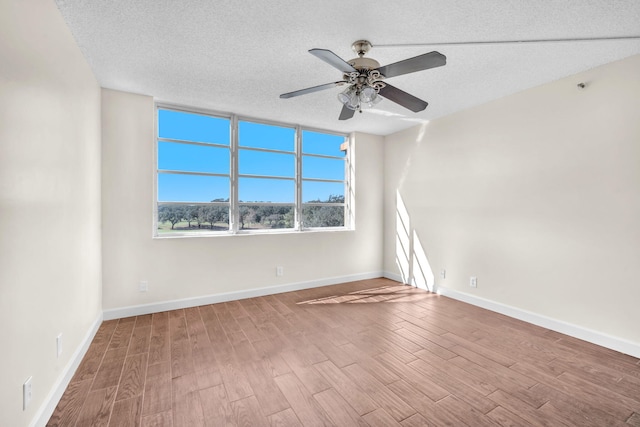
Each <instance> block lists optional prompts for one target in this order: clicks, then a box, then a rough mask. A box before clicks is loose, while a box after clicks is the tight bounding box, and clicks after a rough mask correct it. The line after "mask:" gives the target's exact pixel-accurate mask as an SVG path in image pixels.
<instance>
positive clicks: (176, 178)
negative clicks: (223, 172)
mask: <svg viewBox="0 0 640 427" xmlns="http://www.w3.org/2000/svg"><path fill="white" fill-rule="evenodd" d="M227 200H229V178H222V177H218V176H200V175H182V174H169V173H159V174H158V201H160V202H212V201H227Z"/></svg>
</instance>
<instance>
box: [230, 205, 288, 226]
mask: <svg viewBox="0 0 640 427" xmlns="http://www.w3.org/2000/svg"><path fill="white" fill-rule="evenodd" d="M293 212H294V209H293V205H290V206H277V205H276V206H251V205H240V229H241V230H265V229H273V228H293V226H294V213H293Z"/></svg>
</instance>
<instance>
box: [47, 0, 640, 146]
mask: <svg viewBox="0 0 640 427" xmlns="http://www.w3.org/2000/svg"><path fill="white" fill-rule="evenodd" d="M56 4H57V5H58V8H59V9H60V11H61V12H62V15H63V16H64V18H65V20H66V22H67V24H68V25H69V27H70V28H71V31H72V33H73V35H74V36H75V38H76V40H77V42H78V45H79V46H80V48H81V49H82V51H83V52H84V55H85V56H86V58H87V60H88V62H89V64H90V65H91V67H92V69H93V72H94V73H95V75H96V78H97V79H98V81H99V83H100V85H101V86H103V87H106V88H111V89H118V90H123V91H127V92H134V93H141V94H146V95H152V96H154V97H155V98H156V99H157V100H159V101H165V102H171V103H178V104H184V105H189V106H196V107H201V108H208V109H213V110H216V111H221V112H233V113H238V114H241V115H245V116H249V117H258V118H263V119H269V120H275V121H281V122H285V123H296V124H303V125H306V126H312V127H316V128H321V129H327V130H336V131H345V132H350V131H363V132H368V133H373V134H380V135H387V134H390V133H393V132H396V131H399V130H402V129H405V128H408V127H411V126H413V125H415V124H416V123H419V122H421V121H426V120H431V119H434V118H436V117H442V116H444V115H447V114H451V113H453V112H456V111H459V110H463V109H466V108H469V107H472V106H475V105H479V104H482V103H486V102H488V101H491V100H494V99H497V98H500V97H503V96H506V95H509V94H512V93H515V92H518V91H522V90H524V89H527V88H530V87H534V86H537V85H540V84H543V83H546V82H549V81H552V80H557V79H559V78H562V77H566V76H569V75H572V74H575V73H577V72H580V71H584V70H587V69H590V68H593V67H595V66H598V65H601V64H605V63H608V62H612V61H615V60H618V59H622V58H625V57H628V56H631V55H634V54H640V38H638V37H640V1H637V0H538V1H530V0H511V1H507V0H482V1H469V0H402V1H397V2H391V1H380V0H372V1H363V2H346V1H343V0H324V1H317V0H316V1H301V0H277V1H257V0H254V1H248V0H214V1H212V0H200V1H198V0H182V1H170V0H109V1H91V2H88V1H86V0H56ZM625 36H626V37H628V36H635V37H636V38H635V39H627V40H609V41H588V42H584V41H582V42H551V43H521V44H490V45H444V46H429V45H428V43H441V42H461V41H494V40H527V39H536V40H539V39H565V38H593V37H597V38H601V37H625ZM358 39H367V40H369V41H371V43H372V44H373V46H374V47H373V49H372V50H371V52H369V54H368V56H370V57H372V58H375V59H376V60H378V61H379V62H380V63H381V64H382V65H386V64H388V63H392V62H396V61H399V60H402V59H405V58H408V57H413V56H416V55H420V54H422V53H425V52H429V51H432V50H437V51H439V52H441V53H443V54H444V55H446V57H447V65H446V66H444V67H440V68H435V69H432V70H426V71H421V72H418V73H413V74H409V75H405V76H399V77H395V78H393V79H390V80H389V83H391V84H393V85H394V86H396V87H398V88H400V89H403V90H405V91H407V92H410V93H411V94H413V95H415V96H417V97H419V98H422V99H424V100H426V101H428V102H429V106H428V107H427V109H426V110H425V111H423V112H420V113H413V112H411V111H408V110H406V109H404V108H402V107H400V106H398V105H396V104H394V103H393V102H391V101H388V100H384V101H383V102H381V103H380V104H378V105H377V106H376V109H375V110H369V111H365V112H364V113H363V114H357V113H356V115H355V116H354V118H353V119H351V120H348V121H338V114H339V112H340V109H341V104H339V102H338V101H337V99H336V95H337V93H339V92H340V90H342V89H341V88H334V89H330V90H326V91H322V92H317V93H313V94H308V95H304V96H301V97H297V98H291V99H280V98H279V95H280V94H281V93H285V92H290V91H294V90H298V89H302V88H306V87H310V86H316V85H319V84H324V83H329V82H333V81H337V80H340V79H341V74H340V72H339V71H337V70H336V69H334V68H332V67H331V66H329V65H328V64H326V63H324V62H322V61H321V60H319V59H318V58H316V57H314V56H312V55H311V54H309V53H308V52H307V51H308V50H309V49H311V48H324V49H329V50H331V51H333V52H335V53H336V54H337V55H339V56H341V57H342V58H344V59H345V60H347V59H350V58H353V57H354V56H355V54H354V53H353V52H352V51H351V43H353V42H354V41H356V40H358ZM406 44H424V45H422V46H402V47H398V46H396V47H392V46H384V45H406ZM576 83H577V82H576ZM550 107H552V106H550Z"/></svg>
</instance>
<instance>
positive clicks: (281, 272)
mask: <svg viewBox="0 0 640 427" xmlns="http://www.w3.org/2000/svg"><path fill="white" fill-rule="evenodd" d="M276 276H278V277H280V276H284V267H282V266H280V265H279V266H277V267H276Z"/></svg>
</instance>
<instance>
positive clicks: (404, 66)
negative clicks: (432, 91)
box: [378, 50, 447, 78]
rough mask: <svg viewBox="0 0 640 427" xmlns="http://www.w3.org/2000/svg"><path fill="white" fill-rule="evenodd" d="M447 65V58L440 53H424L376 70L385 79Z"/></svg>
mask: <svg viewBox="0 0 640 427" xmlns="http://www.w3.org/2000/svg"><path fill="white" fill-rule="evenodd" d="M446 63H447V57H446V56H444V55H443V54H441V53H440V52H436V51H435V50H434V51H433V52H429V53H425V54H424V55H418V56H415V57H413V58H409V59H405V60H403V61H398V62H394V63H393V64H388V65H385V66H383V67H380V68H378V71H380V74H382V75H383V76H385V77H386V78H390V77H395V76H401V75H402V74H409V73H415V72H416V71H422V70H428V69H429V68H435V67H441V66H443V65H445V64H446Z"/></svg>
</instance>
